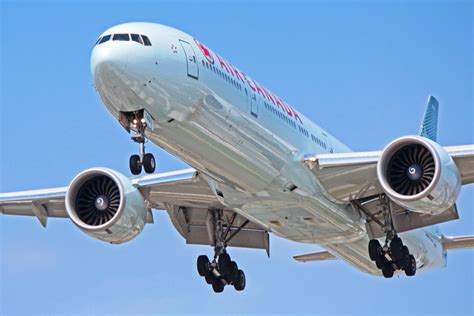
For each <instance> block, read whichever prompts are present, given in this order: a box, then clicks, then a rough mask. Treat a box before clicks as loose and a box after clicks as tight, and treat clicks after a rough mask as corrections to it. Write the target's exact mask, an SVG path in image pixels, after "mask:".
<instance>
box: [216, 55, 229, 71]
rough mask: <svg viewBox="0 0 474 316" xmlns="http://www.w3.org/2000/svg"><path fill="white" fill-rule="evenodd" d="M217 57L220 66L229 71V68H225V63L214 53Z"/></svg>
mask: <svg viewBox="0 0 474 316" xmlns="http://www.w3.org/2000/svg"><path fill="white" fill-rule="evenodd" d="M216 57H217V59H218V60H219V63H220V64H221V68H224V69H225V70H226V71H227V72H229V69H228V68H227V65H226V63H225V61H224V60H222V58H221V57H220V56H219V55H217V54H216Z"/></svg>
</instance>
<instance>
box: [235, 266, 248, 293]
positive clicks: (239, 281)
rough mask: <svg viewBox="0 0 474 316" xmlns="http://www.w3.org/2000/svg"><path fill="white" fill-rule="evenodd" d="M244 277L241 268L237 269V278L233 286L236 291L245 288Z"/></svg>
mask: <svg viewBox="0 0 474 316" xmlns="http://www.w3.org/2000/svg"><path fill="white" fill-rule="evenodd" d="M245 284H246V279H245V273H244V271H242V270H238V271H237V278H236V280H235V282H234V288H235V290H236V291H243V290H244V289H245Z"/></svg>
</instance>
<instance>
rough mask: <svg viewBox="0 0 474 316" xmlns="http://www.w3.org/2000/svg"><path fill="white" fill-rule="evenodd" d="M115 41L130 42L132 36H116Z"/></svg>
mask: <svg viewBox="0 0 474 316" xmlns="http://www.w3.org/2000/svg"><path fill="white" fill-rule="evenodd" d="M113 40H114V41H129V40H130V36H129V35H128V34H114V37H113Z"/></svg>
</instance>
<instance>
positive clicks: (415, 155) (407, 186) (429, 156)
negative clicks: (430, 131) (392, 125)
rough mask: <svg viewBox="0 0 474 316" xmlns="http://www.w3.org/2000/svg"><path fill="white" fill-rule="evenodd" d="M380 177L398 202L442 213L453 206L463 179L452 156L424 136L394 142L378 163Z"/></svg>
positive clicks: (423, 210) (429, 212) (418, 208)
mask: <svg viewBox="0 0 474 316" xmlns="http://www.w3.org/2000/svg"><path fill="white" fill-rule="evenodd" d="M377 177H378V179H379V182H380V184H381V186H382V188H383V190H384V191H385V193H386V194H387V195H388V196H389V197H390V198H391V199H392V200H393V201H394V202H395V203H397V204H398V205H400V206H402V207H404V208H406V209H408V210H410V211H414V212H419V213H427V214H439V213H442V212H443V211H445V210H447V209H448V208H450V207H451V206H453V205H454V202H456V199H457V197H458V195H459V191H460V190H461V177H460V175H459V171H458V168H457V167H456V164H455V163H454V161H453V159H452V158H451V156H450V155H449V154H448V153H447V152H446V151H445V150H444V148H443V147H441V146H440V145H438V144H437V143H436V142H433V141H431V140H429V139H427V138H424V137H421V136H405V137H401V138H398V139H396V140H394V141H393V142H391V143H390V144H389V145H388V146H387V147H386V148H385V149H384V151H383V153H382V156H381V157H380V160H379V162H378V164H377Z"/></svg>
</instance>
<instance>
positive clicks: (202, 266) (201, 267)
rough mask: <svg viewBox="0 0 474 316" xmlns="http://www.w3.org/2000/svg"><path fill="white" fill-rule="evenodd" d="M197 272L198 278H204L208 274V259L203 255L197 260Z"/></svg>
mask: <svg viewBox="0 0 474 316" xmlns="http://www.w3.org/2000/svg"><path fill="white" fill-rule="evenodd" d="M197 270H198V273H199V275H200V276H202V277H203V276H206V272H209V258H208V257H207V256H205V255H202V256H199V257H198V258H197Z"/></svg>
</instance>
